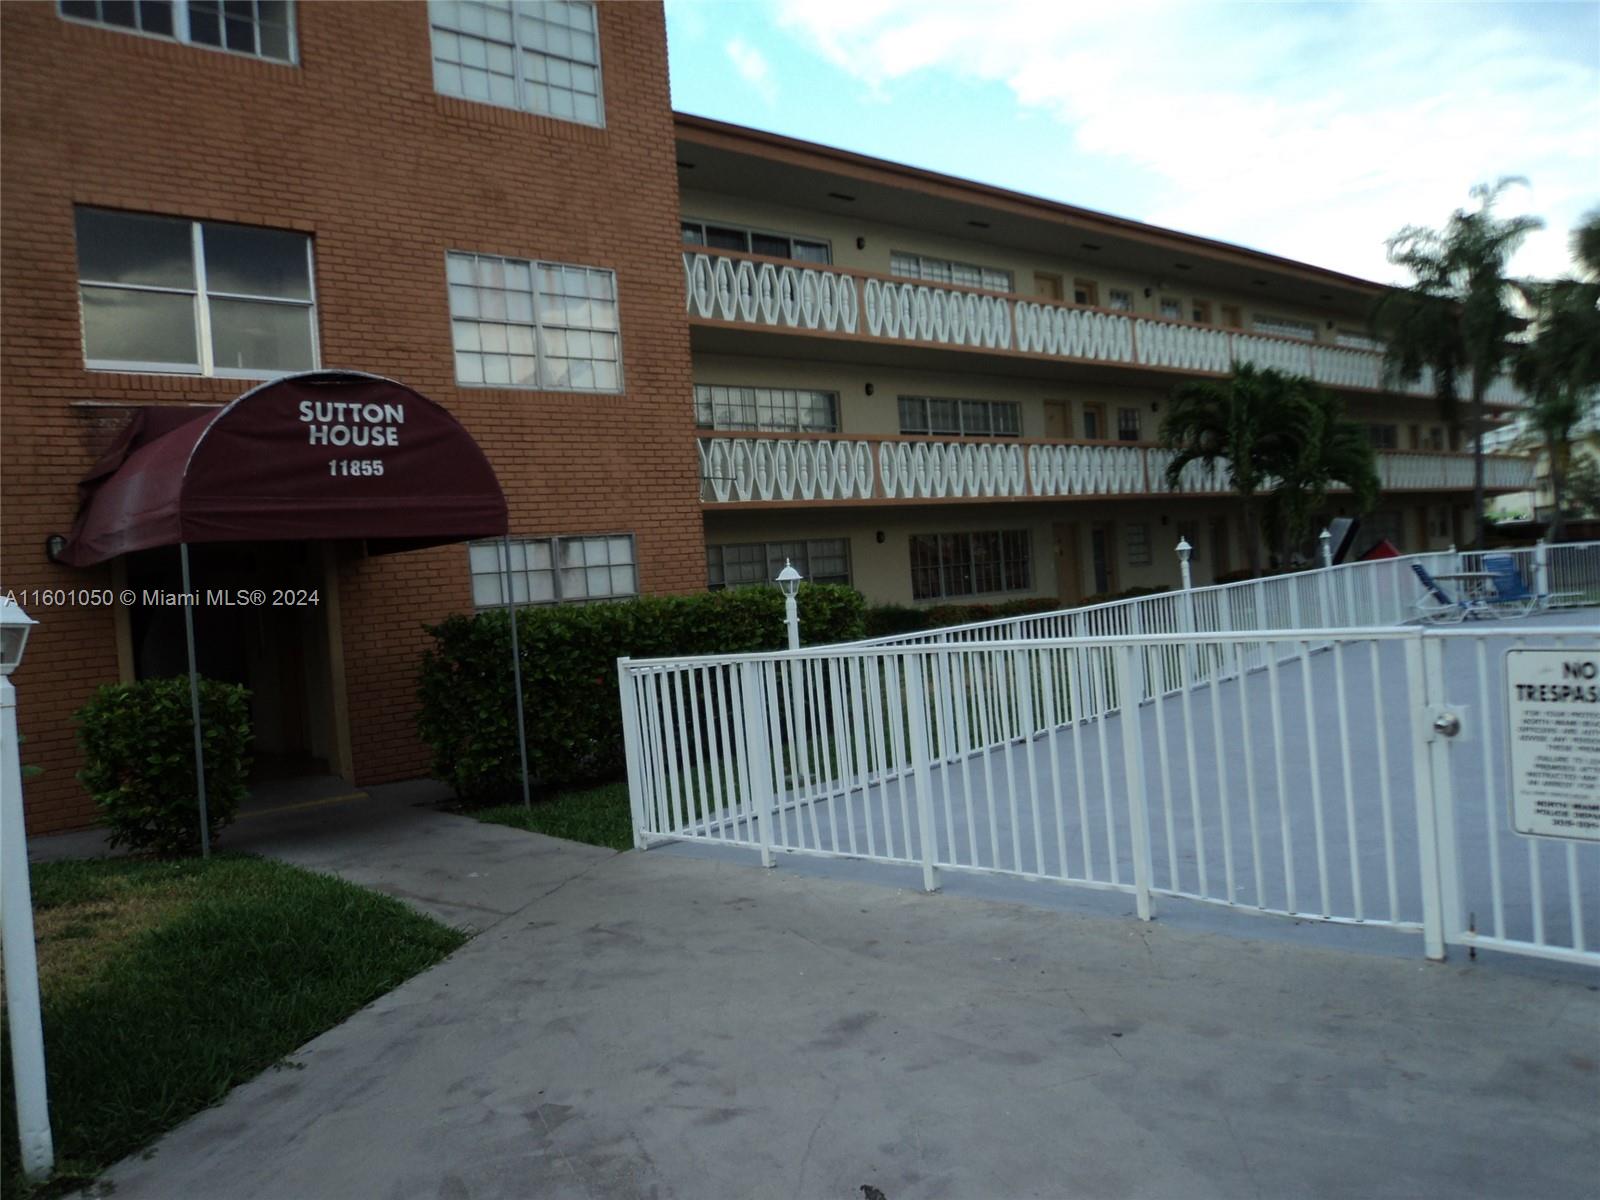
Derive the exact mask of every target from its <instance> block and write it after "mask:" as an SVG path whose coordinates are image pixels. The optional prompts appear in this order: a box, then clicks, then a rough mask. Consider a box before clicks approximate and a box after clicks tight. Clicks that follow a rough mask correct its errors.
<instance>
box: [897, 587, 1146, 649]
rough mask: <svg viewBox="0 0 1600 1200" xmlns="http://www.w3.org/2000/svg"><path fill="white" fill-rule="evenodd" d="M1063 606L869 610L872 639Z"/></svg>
mask: <svg viewBox="0 0 1600 1200" xmlns="http://www.w3.org/2000/svg"><path fill="white" fill-rule="evenodd" d="M1166 590H1167V589H1166V588H1161V587H1136V588H1129V589H1128V590H1127V591H1125V592H1117V593H1116V594H1114V595H1097V596H1088V597H1086V598H1085V599H1083V600H1081V601H1079V602H1078V603H1077V604H1075V605H1073V606H1072V607H1074V608H1081V607H1084V606H1086V605H1090V604H1103V603H1105V602H1107V601H1109V600H1126V599H1128V598H1130V597H1133V596H1148V595H1152V594H1154V593H1156V592H1164V591H1166ZM1062 607H1063V606H1062V603H1061V601H1060V600H1058V599H1056V598H1055V597H1054V596H1033V597H1029V598H1028V599H1025V600H1006V601H1002V602H1001V603H999V604H937V605H934V606H933V607H932V608H908V607H906V606H905V605H903V604H878V605H874V606H873V607H872V608H869V609H867V614H866V628H867V636H868V637H869V638H880V637H893V636H894V635H896V634H902V633H921V632H922V631H923V630H927V629H945V628H948V627H949V626H951V625H973V624H976V623H978V622H979V621H998V620H1001V619H1002V618H1005V617H1025V616H1029V615H1030V614H1033V613H1047V612H1060V611H1061V610H1062Z"/></svg>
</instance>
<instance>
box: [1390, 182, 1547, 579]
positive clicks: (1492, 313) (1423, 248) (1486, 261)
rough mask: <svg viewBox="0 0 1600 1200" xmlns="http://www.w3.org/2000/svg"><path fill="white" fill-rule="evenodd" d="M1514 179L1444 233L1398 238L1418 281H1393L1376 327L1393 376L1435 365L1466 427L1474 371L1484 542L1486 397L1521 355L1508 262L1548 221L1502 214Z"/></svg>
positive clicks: (1404, 233) (1449, 413) (1440, 387)
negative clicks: (1463, 403)
mask: <svg viewBox="0 0 1600 1200" xmlns="http://www.w3.org/2000/svg"><path fill="white" fill-rule="evenodd" d="M1514 182H1520V181H1518V180H1513V179H1509V178H1508V179H1502V180H1500V181H1499V182H1498V183H1496V184H1495V185H1494V186H1492V187H1490V186H1488V185H1485V184H1480V185H1478V186H1477V187H1475V188H1473V189H1472V196H1473V198H1474V199H1476V200H1477V201H1478V207H1477V209H1476V210H1471V211H1469V210H1467V209H1459V208H1458V209H1457V210H1456V211H1455V212H1454V213H1452V214H1451V215H1450V219H1449V221H1447V222H1446V223H1445V227H1444V228H1443V229H1442V230H1438V229H1429V228H1427V227H1425V226H1420V225H1408V226H1406V227H1405V228H1404V229H1402V230H1401V231H1400V232H1399V233H1397V234H1395V235H1394V237H1392V238H1390V239H1389V242H1388V247H1389V261H1390V262H1392V263H1394V264H1395V265H1396V266H1400V267H1404V268H1406V269H1407V270H1408V271H1410V272H1411V274H1412V276H1413V278H1414V280H1415V282H1413V283H1412V284H1411V285H1410V286H1409V287H1404V288H1391V289H1389V290H1388V291H1387V292H1386V293H1385V294H1384V295H1383V296H1382V297H1380V298H1379V300H1378V302H1377V304H1376V306H1375V307H1374V310H1373V325H1374V327H1375V329H1377V331H1378V332H1379V333H1380V335H1381V336H1383V337H1384V338H1385V339H1386V341H1387V343H1388V348H1387V351H1386V353H1385V356H1384V373H1385V377H1386V379H1387V380H1388V381H1389V382H1390V383H1391V384H1393V383H1410V382H1412V381H1414V380H1416V379H1418V378H1420V377H1421V375H1422V373H1423V371H1424V370H1425V369H1428V368H1431V369H1432V371H1433V386H1434V391H1435V393H1436V394H1437V395H1438V398H1439V408H1440V415H1441V416H1442V417H1443V418H1444V420H1445V421H1446V422H1447V423H1448V424H1449V425H1450V426H1451V428H1452V429H1453V430H1456V431H1458V432H1459V430H1460V427H1461V421H1460V415H1459V411H1458V407H1457V392H1456V384H1457V381H1458V380H1459V379H1460V377H1461V376H1462V375H1463V374H1470V380H1471V394H1472V435H1473V511H1474V512H1475V513H1476V516H1477V536H1476V543H1477V546H1478V547H1479V548H1480V549H1481V548H1482V547H1483V536H1484V503H1483V491H1484V488H1483V438H1482V435H1483V432H1484V430H1485V428H1486V422H1485V420H1484V407H1483V397H1484V393H1485V392H1486V391H1488V388H1489V385H1490V383H1492V382H1493V381H1494V378H1495V376H1496V375H1498V374H1499V373H1500V372H1501V370H1502V369H1504V367H1505V365H1506V361H1507V359H1508V358H1509V357H1510V355H1511V353H1512V336H1513V335H1514V334H1515V333H1517V331H1518V330H1519V329H1521V328H1522V326H1523V321H1522V319H1521V318H1519V317H1518V316H1517V314H1516V313H1515V312H1514V311H1513V309H1512V307H1511V299H1512V291H1513V289H1512V282H1511V280H1510V279H1508V278H1507V276H1506V264H1507V262H1508V260H1509V259H1510V258H1511V256H1512V254H1513V253H1515V251H1516V249H1517V247H1518V246H1519V245H1521V243H1522V240H1523V238H1525V237H1526V236H1527V235H1528V234H1529V233H1531V232H1533V231H1534V230H1536V229H1541V228H1543V226H1544V222H1542V221H1540V220H1539V219H1538V218H1537V217H1510V218H1506V219H1503V220H1502V219H1501V218H1499V217H1496V216H1495V215H1494V205H1495V201H1496V200H1497V199H1498V198H1499V196H1500V193H1501V192H1502V191H1504V190H1505V189H1506V188H1507V187H1508V186H1510V185H1511V184H1512V183H1514Z"/></svg>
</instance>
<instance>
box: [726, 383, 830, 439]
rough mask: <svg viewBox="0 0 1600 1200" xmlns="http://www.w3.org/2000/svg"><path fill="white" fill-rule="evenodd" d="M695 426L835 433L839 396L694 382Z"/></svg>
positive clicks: (792, 389)
mask: <svg viewBox="0 0 1600 1200" xmlns="http://www.w3.org/2000/svg"><path fill="white" fill-rule="evenodd" d="M694 423H695V424H696V425H697V426H699V427H700V428H701V429H755V430H764V431H768V432H773V433H837V432H838V430H839V397H838V395H837V394H836V393H834V392H818V391H809V390H807V389H804V388H764V387H724V386H723V385H721V384H709V383H697V384H695V387H694Z"/></svg>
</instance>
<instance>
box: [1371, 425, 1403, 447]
mask: <svg viewBox="0 0 1600 1200" xmlns="http://www.w3.org/2000/svg"><path fill="white" fill-rule="evenodd" d="M1367 438H1368V440H1370V441H1371V442H1372V448H1373V449H1374V450H1393V449H1395V448H1396V447H1397V446H1399V445H1400V427H1399V426H1398V425H1368V426H1367Z"/></svg>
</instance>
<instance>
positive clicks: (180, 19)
mask: <svg viewBox="0 0 1600 1200" xmlns="http://www.w3.org/2000/svg"><path fill="white" fill-rule="evenodd" d="M59 7H60V12H61V15H62V16H63V17H68V18H70V19H72V20H74V21H88V22H91V23H93V24H95V25H106V26H110V27H111V28H113V29H126V30H129V31H131V32H134V33H143V34H146V35H148V36H150V37H159V38H171V39H172V40H173V41H177V42H187V43H189V44H190V45H195V46H211V47H213V48H214V49H217V50H227V51H230V52H232V53H234V54H248V55H250V56H251V57H252V58H269V59H272V60H273V61H274V62H284V63H292V62H293V61H294V9H293V8H292V7H291V6H290V4H289V2H288V0H139V2H138V3H133V2H132V0H60V6H59Z"/></svg>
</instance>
